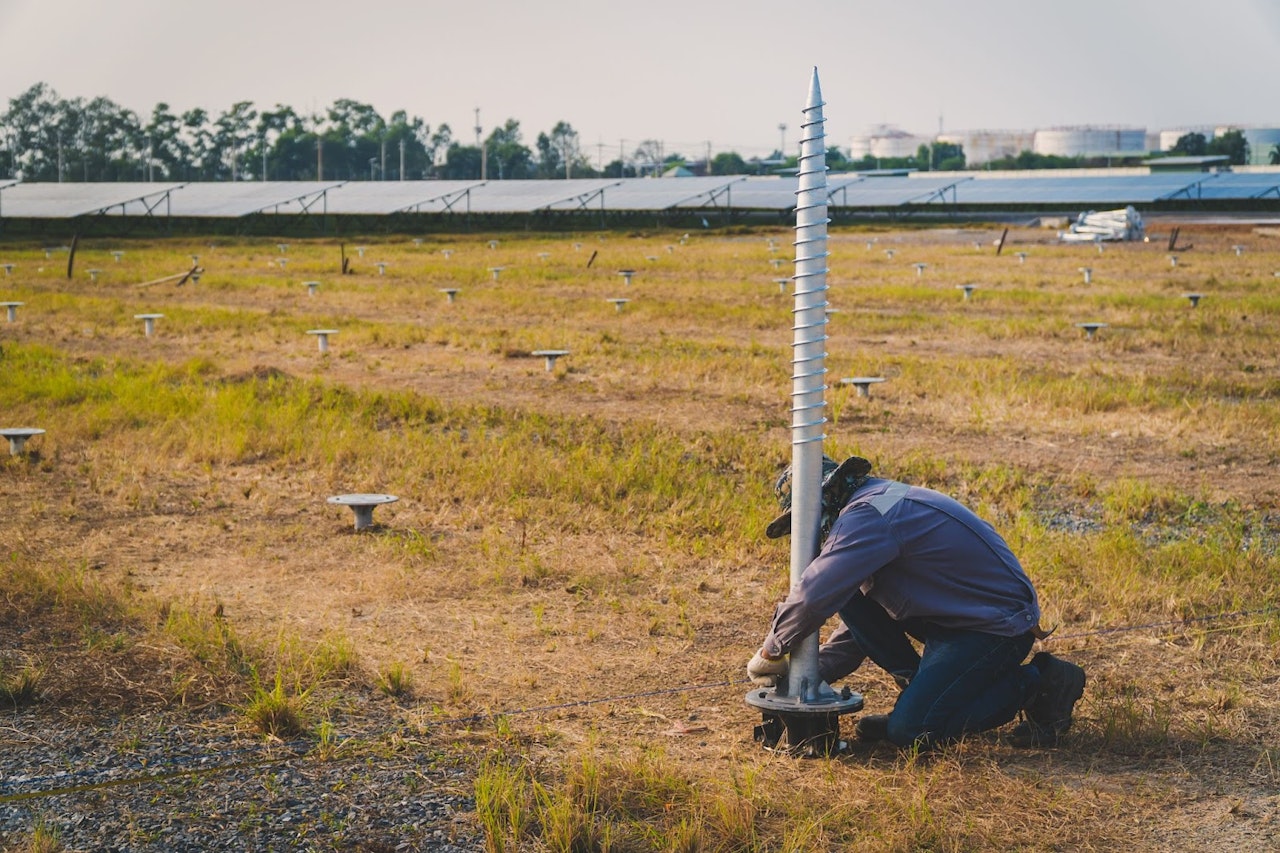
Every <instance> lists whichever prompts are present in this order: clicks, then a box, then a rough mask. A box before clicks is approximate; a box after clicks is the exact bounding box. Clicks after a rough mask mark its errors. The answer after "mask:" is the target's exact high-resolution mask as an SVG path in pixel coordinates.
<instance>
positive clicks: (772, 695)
mask: <svg viewBox="0 0 1280 853" xmlns="http://www.w3.org/2000/svg"><path fill="white" fill-rule="evenodd" d="M822 107H823V101H822V90H821V87H820V86H819V84H818V69H816V68H815V69H814V70H813V77H812V78H811V79H810V82H809V99H808V103H807V104H806V105H805V108H804V122H803V124H802V125H801V134H800V135H801V139H800V161H799V166H800V171H799V179H800V180H799V189H798V190H797V191H796V196H797V198H796V239H795V247H796V261H795V263H796V274H795V282H796V285H795V307H794V309H793V310H792V314H793V317H794V322H793V324H792V331H793V335H794V337H793V342H792V349H793V357H792V359H791V365H792V373H791V382H792V386H791V388H792V390H791V471H792V479H791V494H792V503H791V583H792V585H795V584H796V583H797V582H798V581H799V580H800V575H801V574H802V573H803V572H804V570H805V567H807V566H808V565H809V563H810V562H811V561H812V560H813V558H814V557H816V556H817V554H818V546H819V544H820V543H819V526H820V523H821V513H822V441H823V439H824V438H826V436H825V435H824V434H823V431H822V429H823V424H825V423H826V422H827V419H826V417H825V416H824V415H823V409H824V408H825V406H826V400H825V398H824V392H825V391H826V390H827V386H826V382H825V377H826V372H827V368H826V364H825V359H826V355H827V353H826V340H827V335H826V326H827V313H826V309H827V300H826V294H827V223H828V222H829V221H830V220H829V219H828V218H827V166H826V134H825V130H824V118H823V114H822ZM746 701H747V704H748V705H751V706H752V707H754V708H759V709H760V710H761V712H762V714H763V716H764V722H763V723H762V724H761V725H760V726H759V727H758V728H757V729H756V737H757V739H758V740H760V741H761V742H762V743H764V745H765V746H766V747H767V748H770V749H774V748H776V749H780V750H785V751H787V752H790V753H792V754H796V755H829V754H831V753H834V752H838V751H839V750H840V749H841V748H842V746H843V744H842V743H841V742H840V720H839V716H840V715H841V714H847V713H850V712H852V711H857V710H859V709H860V708H861V707H862V697H861V696H859V695H857V694H855V693H850V692H849V691H848V690H847V689H846V690H845V691H844V692H843V693H842V694H837V693H836V692H835V691H834V690H832V689H831V687H830V685H828V684H827V683H826V682H825V681H823V680H822V676H821V675H819V674H818V636H817V634H812V635H810V636H808V637H806V638H805V639H803V640H802V641H800V643H798V644H797V645H796V646H795V647H794V648H792V650H791V666H790V672H789V673H788V675H787V677H786V679H785V680H782V681H779V683H778V686H777V687H775V688H769V689H759V688H757V689H754V690H752V691H751V692H750V693H748V694H747V697H746Z"/></svg>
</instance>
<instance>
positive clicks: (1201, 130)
mask: <svg viewBox="0 0 1280 853" xmlns="http://www.w3.org/2000/svg"><path fill="white" fill-rule="evenodd" d="M1188 133H1198V134H1200V135H1201V136H1203V137H1204V138H1205V140H1206V141H1207V140H1210V139H1213V127H1212V126H1211V125H1207V124H1205V125H1200V126H1199V127H1170V128H1167V129H1165V130H1162V131H1160V148H1159V150H1160V151H1172V150H1173V146H1175V145H1177V144H1178V140H1179V139H1181V138H1182V137H1184V136H1186V135H1187V134H1188Z"/></svg>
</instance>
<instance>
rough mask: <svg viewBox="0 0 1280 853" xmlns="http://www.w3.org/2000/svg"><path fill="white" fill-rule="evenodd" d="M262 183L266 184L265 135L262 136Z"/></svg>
mask: <svg viewBox="0 0 1280 853" xmlns="http://www.w3.org/2000/svg"><path fill="white" fill-rule="evenodd" d="M262 182H263V183H264V184H265V183H266V182H267V135H266V134H265V133H264V134H262Z"/></svg>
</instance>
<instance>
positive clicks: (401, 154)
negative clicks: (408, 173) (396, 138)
mask: <svg viewBox="0 0 1280 853" xmlns="http://www.w3.org/2000/svg"><path fill="white" fill-rule="evenodd" d="M400 180H402V181H403V180H404V140H403V139H401V140H400Z"/></svg>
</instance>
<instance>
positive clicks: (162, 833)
mask: <svg viewBox="0 0 1280 853" xmlns="http://www.w3.org/2000/svg"><path fill="white" fill-rule="evenodd" d="M397 734H400V735H403V733H397ZM308 750H310V751H309V752H308ZM473 808H474V806H473V803H472V800H471V798H470V781H469V778H468V776H467V774H466V772H465V770H464V769H460V768H459V767H457V766H456V765H455V764H454V763H453V762H451V761H449V760H448V759H447V758H446V757H444V756H442V755H440V754H438V753H437V752H435V751H434V750H431V749H429V748H428V747H426V746H425V745H424V744H423V743H422V742H421V741H420V740H419V739H416V738H414V737H412V736H407V737H402V736H387V735H386V733H385V732H383V733H381V734H380V733H378V732H376V731H371V732H370V734H369V736H368V737H365V738H362V737H359V736H349V737H348V738H347V739H346V740H344V741H343V742H341V744H340V745H335V746H334V747H333V748H331V749H328V750H324V749H320V748H317V747H316V744H315V742H314V740H313V741H310V742H308V743H300V744H286V745H277V746H264V745H263V744H261V743H260V742H255V741H254V740H253V739H251V738H249V737H247V736H244V735H240V734H237V733H236V732H235V730H234V729H233V728H232V727H231V726H230V725H228V723H227V721H226V720H225V719H218V718H217V717H213V716H211V717H208V718H206V719H203V720H202V719H193V718H192V717H191V716H190V715H189V714H184V713H173V712H160V713H144V714H137V715H133V716H130V717H128V718H124V719H117V720H108V721H84V720H73V719H65V718H61V716H60V715H58V714H56V713H49V712H48V711H47V710H46V711H45V712H44V713H42V712H41V709H40V708H39V707H38V706H37V707H33V708H28V709H24V710H22V711H20V712H17V713H9V714H6V715H5V716H3V717H0V846H3V847H5V848H10V847H13V846H21V845H23V844H25V843H27V842H29V840H30V839H31V837H32V834H33V832H35V830H36V827H37V826H40V827H43V828H44V830H45V831H46V833H49V834H53V835H54V836H55V837H56V838H57V840H58V841H59V842H60V843H61V844H62V846H63V849H66V850H74V851H117V850H118V851H161V850H164V851H174V850H200V851H205V850H236V851H250V850H364V851H414V850H430V851H459V853H460V851H475V850H483V849H484V844H483V839H482V838H481V837H480V835H479V833H478V832H477V830H476V827H475V825H474V823H469V822H468V821H467V820H466V815H467V814H468V813H469V812H471V811H472V810H473Z"/></svg>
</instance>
